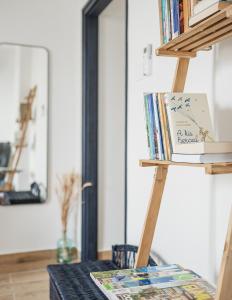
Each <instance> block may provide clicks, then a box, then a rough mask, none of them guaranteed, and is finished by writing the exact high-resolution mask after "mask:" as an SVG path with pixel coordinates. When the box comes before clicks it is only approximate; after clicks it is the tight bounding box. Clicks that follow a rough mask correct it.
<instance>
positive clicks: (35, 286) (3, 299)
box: [0, 268, 49, 300]
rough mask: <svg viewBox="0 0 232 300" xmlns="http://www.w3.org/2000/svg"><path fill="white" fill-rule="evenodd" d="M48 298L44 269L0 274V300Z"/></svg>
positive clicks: (39, 299)
mask: <svg viewBox="0 0 232 300" xmlns="http://www.w3.org/2000/svg"><path fill="white" fill-rule="evenodd" d="M32 299H33V300H48V299H49V279H48V274H47V271H46V269H45V268H44V269H35V270H31V271H25V272H17V273H9V274H0V300H32Z"/></svg>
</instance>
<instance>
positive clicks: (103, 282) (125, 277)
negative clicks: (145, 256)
mask: <svg viewBox="0 0 232 300" xmlns="http://www.w3.org/2000/svg"><path fill="white" fill-rule="evenodd" d="M90 276H91V278H92V279H93V280H94V282H95V283H96V285H97V286H98V287H99V288H100V289H101V291H102V292H103V293H104V294H105V295H106V296H107V297H108V298H109V299H125V300H126V299H128V300H129V299H132V300H134V299H157V300H158V299H166V300H168V299H179V300H180V299H183V300H184V299H205V300H206V299H213V298H212V295H213V288H212V287H210V286H208V285H207V284H206V282H204V281H203V280H201V278H200V276H199V275H197V274H196V273H194V272H192V271H190V270H186V269H183V268H182V267H180V266H179V265H164V266H156V267H144V268H138V269H127V270H113V271H106V272H94V273H91V274H90ZM194 293H195V294H194ZM195 295H197V296H198V295H201V296H202V295H203V296H204V297H205V298H199V297H198V298H197V297H195ZM193 296H194V297H195V298H193ZM203 296H202V297H203ZM191 297H192V298H191Z"/></svg>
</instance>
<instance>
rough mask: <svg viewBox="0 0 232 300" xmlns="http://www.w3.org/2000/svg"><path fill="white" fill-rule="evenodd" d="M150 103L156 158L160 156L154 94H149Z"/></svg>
mask: <svg viewBox="0 0 232 300" xmlns="http://www.w3.org/2000/svg"><path fill="white" fill-rule="evenodd" d="M148 99H149V105H150V122H151V128H152V139H153V143H154V153H153V154H154V159H157V158H158V142H157V131H156V125H155V113H154V104H153V95H152V94H149V95H148Z"/></svg>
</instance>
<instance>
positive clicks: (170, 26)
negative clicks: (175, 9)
mask: <svg viewBox="0 0 232 300" xmlns="http://www.w3.org/2000/svg"><path fill="white" fill-rule="evenodd" d="M171 1H172V0H167V29H168V32H167V34H168V41H171V40H172V21H171V4H170V2H171Z"/></svg>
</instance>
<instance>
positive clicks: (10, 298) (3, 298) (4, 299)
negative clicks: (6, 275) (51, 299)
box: [0, 295, 47, 300]
mask: <svg viewBox="0 0 232 300" xmlns="http://www.w3.org/2000/svg"><path fill="white" fill-rule="evenodd" d="M0 300H16V299H14V296H13V295H7V296H0ZM41 300H43V299H41ZM44 300H47V298H44Z"/></svg>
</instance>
